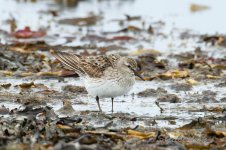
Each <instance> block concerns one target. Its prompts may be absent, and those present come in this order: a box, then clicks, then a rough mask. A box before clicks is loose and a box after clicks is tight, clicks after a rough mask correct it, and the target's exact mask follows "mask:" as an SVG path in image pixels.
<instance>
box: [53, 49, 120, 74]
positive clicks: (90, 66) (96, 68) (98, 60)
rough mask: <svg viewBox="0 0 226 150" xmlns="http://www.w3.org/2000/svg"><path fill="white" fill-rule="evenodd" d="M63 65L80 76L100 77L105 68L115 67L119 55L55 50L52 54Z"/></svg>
mask: <svg viewBox="0 0 226 150" xmlns="http://www.w3.org/2000/svg"><path fill="white" fill-rule="evenodd" d="M53 55H54V56H55V57H56V58H57V59H58V60H59V61H60V62H62V63H63V64H64V66H65V67H66V68H67V69H69V70H73V71H75V72H76V73H78V74H79V75H80V76H82V77H86V76H88V77H90V78H100V77H101V76H103V75H104V72H105V70H106V69H107V68H109V67H112V68H116V67H117V62H118V60H119V59H120V58H121V56H120V55H115V54H112V55H108V56H104V55H100V56H80V55H76V54H68V53H64V52H57V53H54V54H53Z"/></svg>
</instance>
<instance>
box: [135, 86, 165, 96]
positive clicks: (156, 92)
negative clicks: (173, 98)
mask: <svg viewBox="0 0 226 150" xmlns="http://www.w3.org/2000/svg"><path fill="white" fill-rule="evenodd" d="M163 93H164V94H165V93H167V91H166V90H165V89H163V88H157V89H156V90H155V89H146V90H144V91H141V92H139V93H137V95H138V96H140V97H155V96H158V95H160V94H163Z"/></svg>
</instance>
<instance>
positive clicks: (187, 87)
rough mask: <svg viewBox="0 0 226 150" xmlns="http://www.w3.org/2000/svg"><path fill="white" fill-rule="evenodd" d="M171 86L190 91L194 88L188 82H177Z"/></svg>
mask: <svg viewBox="0 0 226 150" xmlns="http://www.w3.org/2000/svg"><path fill="white" fill-rule="evenodd" d="M171 88H172V89H173V90H175V91H190V90H191V89H192V85H191V84H187V83H182V84H180V83H176V84H173V85H171Z"/></svg>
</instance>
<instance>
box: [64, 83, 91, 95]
mask: <svg viewBox="0 0 226 150" xmlns="http://www.w3.org/2000/svg"><path fill="white" fill-rule="evenodd" d="M63 91H69V92H72V93H80V94H87V91H86V89H85V87H83V86H73V85H66V86H64V87H63Z"/></svg>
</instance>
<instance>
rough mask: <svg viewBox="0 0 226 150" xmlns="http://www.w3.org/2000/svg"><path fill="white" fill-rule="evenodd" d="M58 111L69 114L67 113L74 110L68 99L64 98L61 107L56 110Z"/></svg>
mask: <svg viewBox="0 0 226 150" xmlns="http://www.w3.org/2000/svg"><path fill="white" fill-rule="evenodd" d="M58 112H59V113H62V114H66V115H69V114H72V113H74V112H75V110H74V108H73V107H72V103H71V101H70V100H67V99H66V100H64V101H63V107H62V108H60V109H59V110H58Z"/></svg>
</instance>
